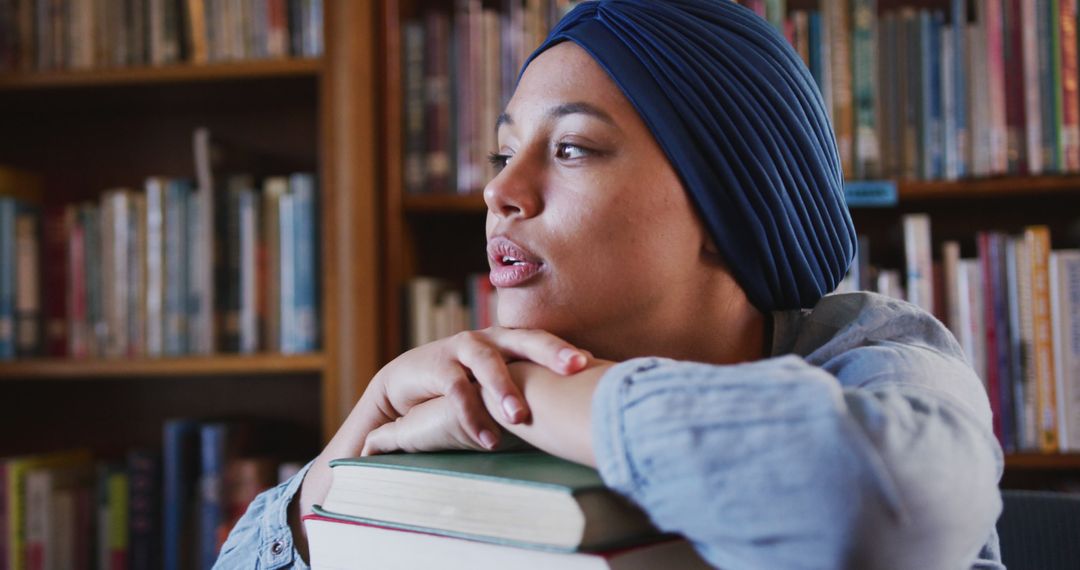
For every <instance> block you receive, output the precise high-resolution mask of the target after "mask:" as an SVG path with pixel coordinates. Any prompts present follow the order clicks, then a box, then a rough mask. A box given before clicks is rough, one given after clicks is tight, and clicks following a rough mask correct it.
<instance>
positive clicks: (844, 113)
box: [823, 0, 855, 178]
mask: <svg viewBox="0 0 1080 570" xmlns="http://www.w3.org/2000/svg"><path fill="white" fill-rule="evenodd" d="M824 6H825V8H824V9H823V12H824V13H825V17H826V18H828V20H829V39H830V41H831V43H832V46H831V53H830V56H831V58H832V68H831V80H832V97H833V126H834V128H835V129H836V146H837V149H838V151H839V153H840V165H841V167H842V168H843V171H844V177H845V178H852V177H853V176H854V174H855V169H854V145H853V141H854V139H855V135H854V130H855V129H854V124H855V109H854V105H853V101H852V100H853V97H852V76H851V28H850V25H849V14H850V4H849V0H829V1H827V2H825V3H824Z"/></svg>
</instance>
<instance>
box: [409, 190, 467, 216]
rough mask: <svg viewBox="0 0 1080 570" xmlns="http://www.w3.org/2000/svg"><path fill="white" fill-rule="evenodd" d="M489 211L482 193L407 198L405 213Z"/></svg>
mask: <svg viewBox="0 0 1080 570" xmlns="http://www.w3.org/2000/svg"><path fill="white" fill-rule="evenodd" d="M486 210H487V204H485V203H484V196H483V194H481V192H480V191H476V192H473V193H470V194H428V195H422V196H409V195H406V196H405V211H406V212H408V213H410V214H422V213H452V212H465V213H468V212H472V213H480V212H484V211H486Z"/></svg>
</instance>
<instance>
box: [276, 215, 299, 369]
mask: <svg viewBox="0 0 1080 570" xmlns="http://www.w3.org/2000/svg"><path fill="white" fill-rule="evenodd" d="M294 202H295V200H294V196H293V195H292V194H291V193H289V194H284V195H282V196H281V198H280V200H279V202H278V222H279V228H280V229H279V232H278V237H279V241H280V247H279V249H280V251H281V257H280V259H281V261H280V263H281V274H280V277H279V282H280V284H281V285H280V287H281V289H280V290H281V294H280V301H281V307H280V310H279V313H280V314H281V352H282V353H285V354H292V353H295V352H297V351H298V348H297V345H298V343H297V341H296V336H297V334H296V333H297V316H296V259H295V258H296V255H295V247H296V242H295V239H294V238H293V231H294V230H293V228H294V225H295V216H294V209H295V208H294Z"/></svg>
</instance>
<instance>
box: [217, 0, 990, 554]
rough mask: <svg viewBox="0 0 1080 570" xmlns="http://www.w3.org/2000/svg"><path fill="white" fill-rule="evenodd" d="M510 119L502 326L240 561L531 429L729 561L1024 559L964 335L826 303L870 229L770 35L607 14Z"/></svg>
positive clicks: (238, 535)
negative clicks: (401, 459) (370, 459)
mask: <svg viewBox="0 0 1080 570" xmlns="http://www.w3.org/2000/svg"><path fill="white" fill-rule="evenodd" d="M498 125H499V126H498V130H499V132H498V140H499V145H500V147H499V149H498V150H497V152H495V153H494V154H493V156H492V160H493V162H494V163H495V164H496V165H497V166H498V167H499V168H500V169H501V170H500V172H499V173H498V175H497V176H496V177H495V178H494V179H493V180H492V181H491V182H490V183H489V184H488V186H487V187H486V188H485V190H484V198H485V200H486V202H487V205H488V218H487V235H488V240H489V241H488V254H489V258H490V264H491V267H492V271H491V280H492V282H493V284H494V285H495V286H496V287H497V288H498V291H499V294H498V303H499V304H498V319H499V323H500V325H501V327H502V328H493V329H489V330H485V331H474V332H470V333H464V334H460V335H457V336H455V337H452V338H449V339H444V340H441V341H438V342H434V343H431V344H429V345H425V346H422V347H419V348H417V349H414V350H412V351H410V352H407V353H405V354H403V355H402V356H400V357H399V358H397V359H396V360H394V361H393V362H391V363H390V364H388V365H387V366H386V367H385V368H383V369H382V370H381V371H380V372H379V373H378V374H377V375H376V377H375V378H374V379H373V380H372V383H371V385H370V387H369V388H368V390H367V391H366V392H365V394H364V396H363V397H362V398H361V400H360V402H359V403H358V404H357V405H356V407H355V409H354V411H353V412H352V414H351V415H350V417H349V418H348V419H347V420H346V422H345V423H344V425H343V426H342V427H341V430H340V431H339V432H338V433H337V435H335V437H334V438H333V439H332V440H331V442H330V444H329V445H328V446H327V448H326V449H325V450H324V451H323V453H322V454H320V456H319V458H317V459H316V460H315V461H314V462H313V463H312V464H311V466H310V470H307V471H304V472H301V473H300V474H299V475H297V476H296V477H294V478H293V479H292V480H290V481H289V482H287V483H285V484H283V485H281V486H279V487H278V488H276V489H273V490H271V491H268V492H266V493H264V494H263V495H261V496H260V497H259V498H258V499H256V500H255V502H254V503H253V504H252V506H251V507H250V508H249V510H248V512H247V514H246V515H245V517H244V519H243V520H242V521H241V522H240V523H239V524H238V525H237V527H236V529H234V530H233V532H232V534H231V536H230V538H229V540H228V542H227V543H226V545H225V547H224V548H223V552H222V556H221V560H220V561H219V564H220V565H221V566H223V567H230V568H231V567H251V566H256V567H259V568H279V567H285V566H288V565H291V564H292V565H297V566H302V565H303V559H304V558H305V554H304V552H305V550H306V547H305V544H304V537H303V531H302V529H301V526H300V524H299V517H300V516H301V515H302V514H305V513H307V512H309V511H310V509H311V506H312V505H313V504H317V503H319V502H321V501H322V499H323V497H325V494H326V490H327V488H328V485H329V479H330V472H329V468H328V461H329V460H330V459H332V458H335V457H342V456H351V455H356V454H358V453H365V454H370V453H384V452H389V451H394V450H404V451H424V450H436V449H459V448H467V449H494V448H496V447H497V446H498V445H499V444H500V440H501V439H503V438H505V437H506V436H505V434H504V432H506V431H508V432H510V433H512V434H514V435H516V436H517V437H520V438H521V439H523V440H525V441H526V442H528V443H531V444H533V445H535V446H537V447H539V448H541V449H544V450H546V451H548V452H551V453H554V454H556V455H559V456H562V457H565V458H568V459H571V460H573V461H578V462H581V463H584V464H588V465H592V466H595V467H597V469H598V470H599V472H600V474H601V476H602V477H603V479H604V481H605V482H606V483H607V484H608V485H609V486H611V487H612V488H613V489H615V490H617V491H619V492H621V493H623V494H625V495H626V496H627V497H629V498H630V499H631V500H633V501H635V502H636V503H637V504H639V505H640V506H641V507H642V508H643V509H644V510H645V511H646V512H648V514H649V515H650V516H651V518H652V519H653V521H654V522H655V523H656V525H657V526H658V527H659V528H661V529H662V530H665V531H670V532H678V533H681V534H683V535H685V536H686V537H687V538H689V539H690V540H692V541H693V542H694V544H695V546H696V547H697V549H698V550H699V551H700V553H701V554H702V555H703V556H704V557H705V558H706V559H707V560H708V561H710V562H711V563H712V564H714V565H716V566H717V567H721V568H730V569H736V568H804V567H805V568H919V569H923V568H934V569H936V568H971V567H978V568H1001V565H1000V563H999V562H998V561H999V556H998V553H997V536H996V534H995V532H994V522H995V520H996V519H997V516H998V514H999V512H1000V509H1001V502H1000V497H999V495H998V491H997V487H996V485H997V481H998V478H999V476H1000V473H1001V468H1002V457H1001V450H1000V448H999V447H998V444H997V442H996V441H995V439H994V437H993V434H992V432H991V427H990V425H991V424H990V409H989V405H988V402H987V399H986V396H985V393H984V392H983V389H982V385H981V382H980V381H979V379H978V378H977V377H976V375H975V374H974V372H973V371H972V370H971V368H970V367H969V366H968V365H967V364H966V363H965V361H964V358H963V355H962V353H961V351H960V348H959V347H958V346H957V343H956V342H955V340H954V339H953V338H952V337H951V336H950V335H949V333H948V332H947V331H946V329H945V328H944V327H943V326H942V325H941V324H940V323H939V322H937V321H936V320H935V319H934V318H933V317H931V316H929V315H927V314H925V313H923V312H921V311H919V310H918V309H917V308H915V307H913V306H911V305H908V304H905V303H902V302H898V301H893V300H889V299H886V298H884V297H881V296H877V295H873V294H867V293H855V294H848V295H833V296H828V297H825V296H824V295H825V294H826V293H828V292H830V291H832V290H833V289H834V288H835V287H836V285H837V284H838V282H839V281H840V279H841V278H842V277H843V275H844V273H845V271H846V269H847V266H848V264H849V263H850V261H851V259H852V257H853V253H854V247H853V242H854V239H853V238H854V229H853V227H852V224H851V220H850V217H849V216H848V213H847V209H846V206H845V204H844V200H843V195H842V186H841V175H840V166H839V160H838V155H837V151H836V147H835V141H834V139H833V136H832V134H831V130H830V125H829V123H828V121H827V119H826V115H825V113H824V108H823V104H822V101H821V98H820V95H819V94H818V93H817V91H816V89H815V88H814V86H813V82H812V79H811V77H810V75H809V73H808V72H807V71H806V69H805V67H804V66H803V65H802V64H801V62H800V60H799V59H798V57H797V56H796V55H795V53H794V52H793V50H792V49H791V48H790V47H789V46H788V45H787V43H786V42H785V41H784V39H783V38H782V37H780V36H779V35H778V34H777V33H776V32H775V31H774V30H773V29H772V28H771V27H769V26H768V25H767V24H766V23H765V22H764V21H763V20H761V19H760V18H758V17H756V16H754V15H753V14H752V13H750V12H749V11H748V10H745V9H744V8H741V7H739V6H737V5H736V4H734V3H732V2H729V1H727V0H677V1H674V0H673V1H668V2H656V1H649V0H610V1H604V2H599V3H596V2H589V3H585V4H582V5H580V6H578V7H577V8H576V9H575V10H574V11H573V12H571V14H570V15H568V16H567V17H566V18H565V19H564V20H563V21H562V22H561V23H560V24H559V26H558V27H557V28H556V29H555V30H553V31H552V33H551V35H550V36H549V37H548V39H547V40H546V41H545V43H544V44H543V45H542V46H541V47H540V48H539V49H538V50H537V51H536V53H534V54H533V56H532V58H531V59H530V61H529V62H527V63H526V67H525V69H524V72H523V74H522V76H521V78H520V81H519V84H518V86H517V89H516V91H515V93H514V96H513V98H512V99H511V101H510V102H509V104H508V105H507V108H506V111H505V113H504V114H503V115H502V116H501V117H500V118H499V121H498ZM298 491H299V499H298V500H297V495H298V493H297V492H298Z"/></svg>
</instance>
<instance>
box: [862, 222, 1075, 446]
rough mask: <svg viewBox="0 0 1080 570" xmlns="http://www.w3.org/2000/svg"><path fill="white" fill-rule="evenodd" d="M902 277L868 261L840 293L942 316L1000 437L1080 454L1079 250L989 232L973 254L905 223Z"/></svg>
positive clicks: (1028, 232)
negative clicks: (900, 302) (888, 299)
mask: <svg viewBox="0 0 1080 570" xmlns="http://www.w3.org/2000/svg"><path fill="white" fill-rule="evenodd" d="M903 235H904V259H905V267H904V268H903V269H902V270H895V269H891V270H880V269H878V268H874V267H873V266H871V265H870V264H869V262H868V256H867V255H866V252H867V251H868V249H869V247H868V245H869V244H868V242H867V240H866V238H865V237H863V238H861V239H860V255H859V261H858V262H857V263H856V264H855V265H854V266H853V268H852V272H851V274H849V276H848V279H846V280H845V284H844V285H843V286H842V287H841V290H852V289H863V290H877V291H878V292H880V293H884V294H887V295H891V296H894V297H897V298H900V299H905V300H907V301H909V302H912V303H914V304H916V305H919V306H920V307H922V308H923V309H925V310H927V311H929V312H931V313H933V314H935V315H937V316H938V317H939V318H940V319H941V320H942V321H943V322H944V323H945V324H946V325H947V326H948V327H949V329H950V330H951V331H952V333H953V335H954V336H955V337H956V339H957V340H958V341H959V343H960V346H961V348H962V349H963V351H964V354H965V356H966V357H967V358H968V360H969V362H970V363H971V365H972V367H973V368H974V369H975V371H976V373H977V374H978V375H979V378H981V379H982V380H983V383H984V385H985V387H986V390H987V394H988V396H989V398H990V404H991V408H992V410H993V412H994V433H995V435H997V437H998V438H999V440H1000V441H1001V444H1002V447H1003V448H1004V449H1005V450H1006V451H1008V452H1044V453H1055V452H1076V451H1080V326H1078V325H1080V250H1075V249H1067V250H1051V247H1050V244H1051V241H1050V230H1049V229H1048V228H1047V227H1046V226H1029V227H1027V228H1025V229H1024V231H1023V233H1021V234H1018V235H1010V234H1007V233H1004V232H996V231H982V232H979V233H978V234H977V235H976V236H974V240H973V242H974V244H973V245H974V247H971V248H969V253H970V254H972V255H970V256H969V257H962V256H961V252H962V248H961V244H960V243H959V242H958V241H954V240H948V241H945V242H944V243H942V244H941V251H940V260H939V261H934V259H933V250H932V248H933V246H932V240H931V220H930V217H929V216H927V215H925V214H908V215H906V216H904V219H903Z"/></svg>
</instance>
